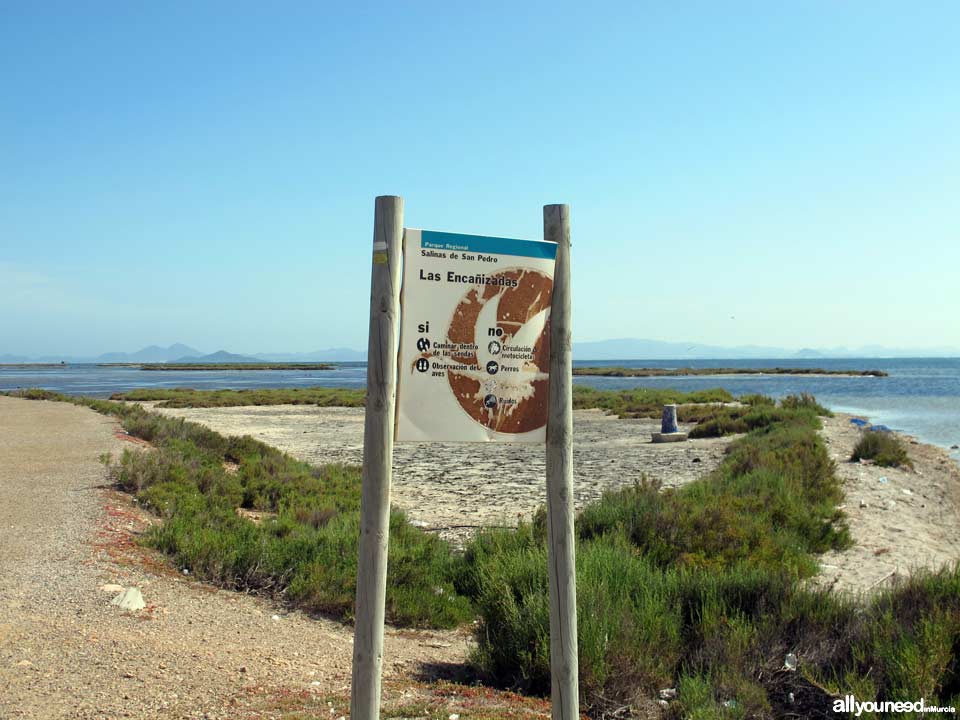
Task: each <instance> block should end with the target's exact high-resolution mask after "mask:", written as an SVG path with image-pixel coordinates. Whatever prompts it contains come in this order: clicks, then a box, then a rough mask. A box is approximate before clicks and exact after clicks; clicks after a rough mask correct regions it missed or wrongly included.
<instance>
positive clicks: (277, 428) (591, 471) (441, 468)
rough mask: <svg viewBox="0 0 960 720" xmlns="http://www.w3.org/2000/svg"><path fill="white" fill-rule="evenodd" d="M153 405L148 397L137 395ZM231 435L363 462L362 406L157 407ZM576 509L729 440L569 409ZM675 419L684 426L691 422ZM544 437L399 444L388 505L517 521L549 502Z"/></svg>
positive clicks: (453, 526) (687, 474) (412, 512)
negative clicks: (534, 441)
mask: <svg viewBox="0 0 960 720" xmlns="http://www.w3.org/2000/svg"><path fill="white" fill-rule="evenodd" d="M143 404H144V405H147V406H149V405H155V404H154V403H143ZM155 409H156V410H157V411H158V412H162V413H164V414H166V415H170V416H174V417H183V418H186V419H188V420H193V421H195V422H199V423H202V424H203V425H206V426H207V427H209V428H211V429H213V430H215V431H217V432H220V433H224V434H228V435H250V436H252V437H254V438H256V439H258V440H262V441H263V442H265V443H267V444H269V445H273V446H274V447H277V448H280V449H281V450H284V451H286V452H288V453H290V454H291V455H293V456H294V457H297V458H299V459H301V460H305V461H307V462H309V463H312V464H317V465H319V464H324V463H349V464H354V465H359V464H361V462H362V460H363V409H362V408H320V407H315V406H308V405H278V406H259V407H252V406H245V407H228V408H187V409H180V408H155ZM573 423H574V440H573V442H574V446H573V459H574V495H575V500H576V506H577V508H581V507H583V506H584V505H586V504H587V503H589V502H591V501H593V500H596V499H597V498H599V497H600V496H601V495H602V494H603V492H604V491H606V490H611V489H616V488H620V487H624V486H627V485H631V484H633V483H634V482H637V481H638V480H640V479H641V478H642V477H643V476H644V475H646V476H647V477H648V478H651V479H657V480H660V481H661V482H662V483H663V486H664V487H674V486H678V485H683V484H685V483H688V482H691V481H693V480H696V479H698V478H701V477H703V476H704V475H706V474H707V473H709V472H710V471H711V470H713V469H715V468H716V467H717V466H718V465H719V464H720V461H721V460H722V458H723V453H724V449H725V448H726V446H727V445H728V444H729V442H730V438H709V439H700V440H690V441H688V442H685V443H667V444H653V443H651V442H650V434H651V433H652V432H657V431H659V430H660V421H659V420H649V419H638V420H619V419H617V418H616V417H614V416H610V415H606V414H605V413H603V412H602V411H600V410H576V411H574V418H573ZM688 427H692V426H687V427H682V428H681V429H688ZM545 472H546V469H545V457H544V448H543V446H542V445H518V444H494V443H488V444H475V443H398V444H396V446H395V448H394V474H393V497H392V500H393V504H394V505H395V506H397V507H399V508H402V509H403V510H405V511H406V512H407V513H408V515H409V516H410V518H411V520H412V521H414V522H415V523H417V524H419V525H421V526H423V527H425V528H431V529H435V530H437V531H439V533H440V534H441V535H442V536H443V537H445V538H447V539H449V540H453V541H462V540H463V539H464V538H466V537H467V536H469V535H470V534H471V533H473V532H474V531H475V529H476V528H477V527H479V526H491V525H515V524H516V522H517V519H518V518H519V517H529V516H530V515H531V514H532V513H533V512H534V511H535V510H536V509H537V507H538V506H539V505H541V504H543V503H545V502H546V480H545Z"/></svg>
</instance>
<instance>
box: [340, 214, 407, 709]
mask: <svg viewBox="0 0 960 720" xmlns="http://www.w3.org/2000/svg"><path fill="white" fill-rule="evenodd" d="M402 234H403V198H400V197H396V196H393V195H384V196H380V197H378V198H377V200H376V207H375V212H374V220H373V271H372V273H371V278H370V334H369V338H368V342H367V406H366V415H365V420H364V426H363V487H362V490H361V496H360V553H359V559H358V568H357V605H356V620H355V622H356V625H355V627H354V632H353V685H352V689H351V695H350V717H351V718H352V720H377V719H378V718H379V717H380V677H381V670H382V665H383V620H384V606H385V604H386V590H387V546H388V542H389V536H390V476H391V472H392V465H393V424H394V412H395V408H396V399H397V318H398V316H399V314H400V251H401V243H402Z"/></svg>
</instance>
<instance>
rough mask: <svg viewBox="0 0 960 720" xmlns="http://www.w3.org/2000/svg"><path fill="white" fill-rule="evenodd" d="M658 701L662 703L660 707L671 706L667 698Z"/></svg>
mask: <svg viewBox="0 0 960 720" xmlns="http://www.w3.org/2000/svg"><path fill="white" fill-rule="evenodd" d="M657 702H658V703H659V704H660V707H663V708H665V707H670V703H668V702H667V701H666V700H657Z"/></svg>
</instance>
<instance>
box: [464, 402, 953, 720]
mask: <svg viewBox="0 0 960 720" xmlns="http://www.w3.org/2000/svg"><path fill="white" fill-rule="evenodd" d="M748 400H749V403H750V404H749V406H748V407H750V408H761V409H764V410H765V411H766V412H767V414H766V415H765V417H766V422H765V423H758V425H757V427H756V428H755V429H753V430H752V431H751V432H750V433H749V434H748V435H746V436H745V437H744V438H742V439H739V440H737V441H735V442H734V443H732V444H731V446H730V449H729V452H728V454H727V458H726V459H725V460H724V462H723V463H722V464H721V466H720V467H719V468H718V469H717V470H716V471H715V472H714V473H713V474H712V475H711V476H709V477H708V478H706V479H704V480H702V481H699V482H695V483H691V484H689V485H686V486H683V487H681V488H678V489H674V490H670V489H668V490H661V489H660V488H658V487H657V485H656V484H655V483H652V482H640V483H638V484H637V485H636V486H634V487H630V488H627V489H624V490H621V491H618V492H611V493H607V494H605V495H604V496H603V498H602V499H601V500H600V501H598V502H596V503H593V504H591V505H589V506H587V507H586V508H585V509H584V511H583V512H582V513H581V515H580V516H579V517H578V519H577V523H576V532H577V538H578V550H577V594H578V612H579V615H578V623H579V651H580V682H581V689H582V692H583V693H584V697H585V701H586V705H587V706H588V707H589V708H590V711H591V714H592V715H594V716H602V715H603V713H604V712H609V711H614V710H616V709H617V708H621V707H623V706H625V705H627V704H629V703H631V702H633V701H635V700H637V699H638V698H649V697H655V696H656V694H657V692H658V690H659V689H661V688H667V687H674V688H677V690H678V697H677V701H676V702H674V703H672V705H671V709H670V711H669V712H668V715H669V716H670V717H693V718H748V717H756V718H773V717H830V716H832V715H831V712H832V702H833V698H834V697H837V696H842V695H843V694H846V693H853V694H856V695H857V696H858V698H862V699H871V700H872V699H880V700H884V699H890V700H903V699H904V698H919V697H921V696H922V697H924V698H926V699H927V700H928V703H929V702H930V698H936V699H937V700H938V702H939V703H940V704H944V705H946V704H950V703H951V702H952V703H954V704H956V702H957V700H958V698H957V696H958V695H960V665H958V659H957V655H958V652H957V648H960V568H958V567H954V568H948V569H944V570H943V571H941V572H940V573H938V574H932V575H915V576H914V577H913V578H912V579H911V580H909V581H907V582H906V583H904V584H902V585H900V586H898V587H896V588H895V589H893V590H890V591H887V592H884V593H882V594H880V595H878V596H875V597H874V598H873V599H871V600H869V601H866V602H857V601H855V600H853V599H849V598H844V597H841V596H836V595H833V594H831V593H830V592H828V591H816V590H812V589H810V588H809V587H808V586H807V585H806V584H805V583H804V582H803V579H804V578H807V577H809V576H811V575H812V574H814V573H815V572H816V571H817V562H816V554H817V553H821V552H823V551H825V550H828V549H842V548H844V547H846V546H847V545H849V543H850V539H849V534H848V531H847V529H846V526H845V523H844V519H843V515H842V513H841V512H840V511H839V510H838V509H837V504H838V503H840V502H841V501H842V494H841V489H840V485H839V481H838V479H837V478H836V476H835V474H834V466H833V463H832V462H831V461H830V459H829V456H828V454H827V451H826V449H825V447H824V445H823V443H822V441H821V440H820V438H819V436H818V434H817V432H816V429H817V427H818V421H817V420H816V412H817V410H816V408H817V407H819V406H815V405H814V403H813V402H812V399H811V398H806V399H805V398H802V397H800V398H795V399H791V400H788V401H787V402H785V403H781V405H780V406H779V407H777V406H775V405H774V404H773V402H772V401H770V400H769V399H762V398H760V397H757V398H749V399H748ZM771 409H773V410H776V412H775V413H771V412H770V410H771ZM820 409H821V410H822V408H820ZM545 537H546V528H545V515H544V513H543V512H542V511H541V512H540V513H539V514H538V515H537V516H536V517H535V518H534V519H533V521H532V522H530V523H525V524H523V525H521V526H520V527H519V528H518V529H517V530H516V531H509V530H489V531H486V532H483V533H481V534H479V535H478V536H477V537H476V538H475V539H474V540H473V542H471V543H470V544H469V545H468V546H467V548H466V551H465V555H464V562H463V566H462V567H461V569H460V575H459V576H458V577H457V579H456V587H457V589H458V590H459V591H460V592H461V593H462V594H464V595H467V596H469V597H471V598H473V599H474V601H475V603H476V606H477V609H478V612H479V613H480V625H479V627H478V631H477V641H478V647H477V650H476V652H475V655H474V662H475V663H476V664H477V665H478V667H479V668H480V669H481V671H482V672H483V673H484V674H485V676H486V677H487V678H488V680H489V681H492V682H496V683H502V684H505V685H508V686H513V687H519V688H523V689H524V690H526V691H528V692H535V693H546V692H548V691H549V687H550V675H549V604H548V599H547V598H548V589H547V569H546V549H545ZM790 653H792V654H794V655H796V657H797V658H798V662H799V670H798V671H796V672H791V671H788V670H784V669H783V667H784V663H785V659H786V657H787V655H788V654H790ZM791 695H792V696H793V701H791V699H790V698H791Z"/></svg>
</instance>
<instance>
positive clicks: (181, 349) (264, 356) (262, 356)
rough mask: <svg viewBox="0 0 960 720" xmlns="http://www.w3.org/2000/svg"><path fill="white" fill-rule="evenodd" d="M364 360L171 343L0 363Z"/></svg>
mask: <svg viewBox="0 0 960 720" xmlns="http://www.w3.org/2000/svg"><path fill="white" fill-rule="evenodd" d="M366 359H367V354H366V353H365V352H361V351H359V350H351V349H349V348H331V349H329V350H317V351H315V352H309V353H257V354H256V355H237V354H234V353H230V352H227V351H226V350H218V351H217V352H215V353H210V354H209V355H206V354H204V353H203V352H202V351H201V350H197V349H196V348H192V347H190V346H189V345H184V344H182V343H175V344H173V345H170V346H169V347H160V346H159V345H150V346H149V347H145V348H143V349H142V350H138V351H136V352H108V353H103V354H102V355H97V356H95V357H93V356H89V357H81V356H75V355H42V356H39V357H30V356H27V355H12V354H4V355H0V364H4V363H6V364H10V363H60V362H66V363H74V364H79V363H244V362H251V363H254V362H357V361H363V360H366Z"/></svg>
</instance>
